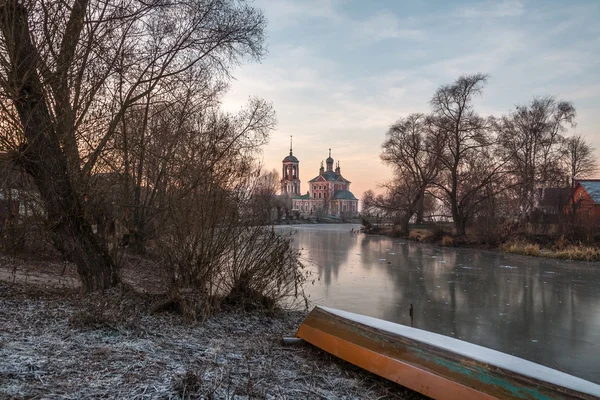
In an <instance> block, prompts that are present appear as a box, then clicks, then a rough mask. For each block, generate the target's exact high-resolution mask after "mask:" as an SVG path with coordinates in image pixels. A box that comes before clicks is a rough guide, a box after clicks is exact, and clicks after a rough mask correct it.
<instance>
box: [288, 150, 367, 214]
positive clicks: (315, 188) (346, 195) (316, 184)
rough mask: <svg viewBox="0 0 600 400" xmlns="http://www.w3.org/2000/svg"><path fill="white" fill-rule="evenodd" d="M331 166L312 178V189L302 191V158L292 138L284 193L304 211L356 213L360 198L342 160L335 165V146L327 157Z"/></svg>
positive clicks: (314, 212) (310, 184)
mask: <svg viewBox="0 0 600 400" xmlns="http://www.w3.org/2000/svg"><path fill="white" fill-rule="evenodd" d="M325 163H326V165H327V168H326V169H325V168H323V163H321V168H320V169H319V175H318V176H316V177H315V178H313V179H311V180H310V181H308V191H307V193H306V194H304V195H300V193H301V188H300V182H301V181H300V167H299V164H300V161H299V160H298V159H297V158H296V157H294V155H293V152H292V144H291V141H290V154H289V155H288V156H287V157H285V158H284V159H283V173H282V177H283V178H282V180H281V194H282V195H288V196H289V197H290V198H291V200H292V210H294V211H299V212H300V213H302V214H307V215H310V214H317V213H323V214H325V215H332V216H336V217H340V216H346V217H351V216H356V215H357V214H358V199H357V198H356V197H355V196H354V195H353V194H352V192H350V181H349V180H347V179H346V178H344V177H343V176H342V173H341V169H340V164H339V162H338V163H337V166H336V168H335V170H334V169H333V158H331V149H329V157H327V159H326V160H325Z"/></svg>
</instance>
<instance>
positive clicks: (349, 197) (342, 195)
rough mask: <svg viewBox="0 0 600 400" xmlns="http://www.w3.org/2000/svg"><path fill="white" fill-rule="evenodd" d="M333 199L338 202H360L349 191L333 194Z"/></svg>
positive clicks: (339, 191)
mask: <svg viewBox="0 0 600 400" xmlns="http://www.w3.org/2000/svg"><path fill="white" fill-rule="evenodd" d="M333 198H334V199H336V200H358V199H357V198H356V197H354V195H353V194H352V192H351V191H349V190H338V191H337V192H335V193H334V194H333Z"/></svg>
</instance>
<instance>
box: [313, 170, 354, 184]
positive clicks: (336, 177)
mask: <svg viewBox="0 0 600 400" xmlns="http://www.w3.org/2000/svg"><path fill="white" fill-rule="evenodd" d="M320 177H323V179H325V180H326V181H331V182H333V181H341V182H345V183H350V181H349V180H347V179H346V178H344V177H343V176H342V175H341V174H336V173H335V172H333V171H325V172H323V173H322V174H320V175H319V176H317V177H314V178H312V179H311V180H310V181H309V182H316V181H318V180H319V178H320Z"/></svg>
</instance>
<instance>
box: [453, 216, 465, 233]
mask: <svg viewBox="0 0 600 400" xmlns="http://www.w3.org/2000/svg"><path fill="white" fill-rule="evenodd" d="M454 230H455V231H456V236H459V237H460V236H465V234H466V233H467V218H465V217H464V216H462V215H457V216H455V217H454Z"/></svg>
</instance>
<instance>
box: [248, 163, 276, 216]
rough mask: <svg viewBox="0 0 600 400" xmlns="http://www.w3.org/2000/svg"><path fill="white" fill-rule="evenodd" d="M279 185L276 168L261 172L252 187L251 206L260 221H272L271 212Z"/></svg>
mask: <svg viewBox="0 0 600 400" xmlns="http://www.w3.org/2000/svg"><path fill="white" fill-rule="evenodd" d="M279 186H280V177H279V172H278V171H277V169H273V170H272V171H269V172H265V173H262V174H261V175H260V176H259V178H258V182H257V184H256V187H255V188H254V193H253V202H252V204H253V208H254V212H255V214H256V215H257V217H258V219H259V221H260V222H261V223H269V222H271V221H272V218H271V212H272V210H273V208H274V207H275V206H276V198H277V191H278V188H279Z"/></svg>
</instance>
